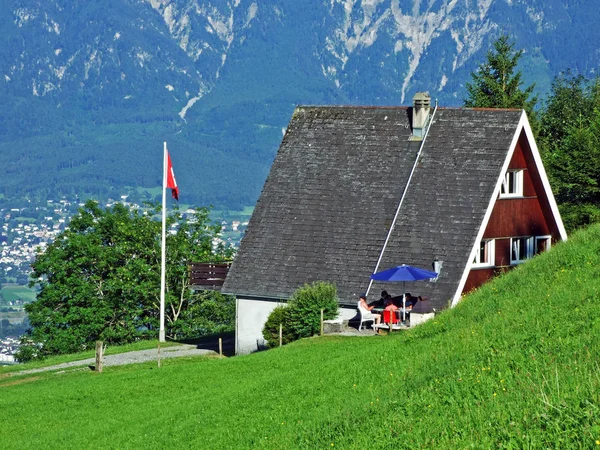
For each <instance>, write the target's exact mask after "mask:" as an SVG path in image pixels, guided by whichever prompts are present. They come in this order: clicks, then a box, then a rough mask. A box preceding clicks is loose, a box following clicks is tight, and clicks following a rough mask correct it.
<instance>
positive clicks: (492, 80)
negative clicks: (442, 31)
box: [464, 35, 537, 126]
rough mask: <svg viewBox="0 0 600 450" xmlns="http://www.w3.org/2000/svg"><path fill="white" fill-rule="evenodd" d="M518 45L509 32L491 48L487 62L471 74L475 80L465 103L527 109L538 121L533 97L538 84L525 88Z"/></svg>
mask: <svg viewBox="0 0 600 450" xmlns="http://www.w3.org/2000/svg"><path fill="white" fill-rule="evenodd" d="M514 46H515V44H514V43H512V42H509V38H508V36H506V35H503V36H500V37H499V38H498V39H497V40H496V41H495V42H494V44H493V47H494V48H493V50H490V51H488V53H487V61H486V62H484V63H482V64H480V65H479V67H478V69H477V71H476V72H473V73H471V77H472V83H467V92H468V96H467V98H466V99H465V100H464V105H465V106H466V107H471V108H518V109H524V110H525V111H526V112H527V115H528V116H529V120H530V121H531V122H532V126H533V123H534V122H535V118H536V117H535V113H534V107H535V105H536V103H537V97H535V96H534V97H531V98H530V96H531V95H532V93H533V89H534V88H535V83H534V84H532V85H530V86H529V87H527V88H525V89H522V88H521V86H522V84H523V82H522V80H521V71H517V72H516V73H515V69H516V67H517V64H518V62H519V59H520V58H521V56H522V54H523V50H518V51H516V50H514Z"/></svg>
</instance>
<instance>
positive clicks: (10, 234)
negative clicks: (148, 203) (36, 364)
mask: <svg viewBox="0 0 600 450" xmlns="http://www.w3.org/2000/svg"><path fill="white" fill-rule="evenodd" d="M127 200H128V196H127V195H123V196H121V197H120V199H118V200H114V199H108V200H107V201H106V202H105V203H104V206H106V207H110V206H112V205H114V204H115V203H122V204H124V205H126V206H129V207H130V208H132V209H139V208H143V206H140V205H139V204H137V203H134V202H128V201H127ZM34 203H35V202H32V201H30V200H27V201H26V202H25V204H23V205H20V206H19V207H0V218H2V221H0V223H1V224H2V225H1V229H0V288H1V289H0V364H11V363H14V362H15V359H14V353H15V352H16V351H17V350H18V346H19V340H20V336H21V334H22V333H24V332H25V330H26V329H27V327H28V322H27V317H26V316H27V314H26V312H25V309H24V307H25V305H26V304H27V303H29V302H30V301H33V300H34V299H35V288H29V287H28V284H29V281H30V280H29V276H30V274H31V263H32V262H33V261H34V260H35V256H36V254H37V252H38V251H42V252H43V251H44V249H45V248H47V247H48V245H50V244H51V243H52V242H53V240H54V239H56V237H57V236H58V235H59V234H60V233H62V232H63V231H64V230H65V229H66V228H67V227H68V224H69V221H70V219H71V217H73V216H74V215H75V214H76V213H77V212H78V210H79V208H80V207H82V206H83V205H84V202H82V201H81V200H79V199H77V198H75V199H69V198H66V197H65V198H61V199H56V200H47V201H46V202H45V204H43V203H41V204H40V203H38V204H34ZM194 212H195V210H194V209H192V208H188V209H185V210H181V213H182V215H183V216H184V217H185V216H187V215H191V214H193V213H194ZM250 214H251V211H244V212H241V211H240V212H222V211H218V212H212V211H211V215H210V217H211V220H212V221H213V222H217V223H220V225H221V237H220V238H219V239H217V240H215V241H214V242H213V245H215V246H217V245H219V244H221V243H222V244H224V245H225V246H227V247H234V248H237V247H238V246H239V243H240V240H241V238H242V236H243V234H244V232H245V230H246V227H247V225H248V219H249V215H250Z"/></svg>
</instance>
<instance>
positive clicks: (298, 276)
mask: <svg viewBox="0 0 600 450" xmlns="http://www.w3.org/2000/svg"><path fill="white" fill-rule="evenodd" d="M410 114H411V109H410V108H400V107H398V108H378V107H299V108H297V109H296V111H295V112H294V115H293V117H292V119H291V121H290V124H289V126H288V130H287V133H286V135H285V136H284V138H283V141H282V143H281V147H280V148H279V152H278V154H277V157H276V158H275V161H274V163H273V166H272V168H271V172H270V174H269V176H268V178H267V181H266V182H265V185H264V187H263V192H262V194H261V197H260V199H259V201H258V203H257V204H256V207H255V210H254V214H253V215H252V218H251V220H250V223H249V225H248V228H247V230H246V235H245V237H244V239H243V241H242V243H241V246H240V249H239V251H238V254H237V256H236V258H235V261H234V263H233V265H232V267H231V269H230V271H229V274H228V276H227V279H226V281H225V285H224V286H223V292H230V293H235V294H236V295H238V296H244V295H246V296H252V297H266V298H268V297H275V298H288V297H289V296H291V294H292V293H293V292H294V291H295V290H296V289H297V288H298V287H299V286H301V285H303V284H304V283H310V282H312V281H316V280H324V281H330V282H334V283H335V284H336V286H337V289H338V295H339V298H340V303H346V304H354V303H355V301H356V300H357V298H358V294H359V293H360V292H363V291H365V290H366V288H367V286H368V284H369V277H370V274H371V273H372V272H373V270H374V268H375V265H376V262H377V259H378V257H379V253H380V251H381V248H382V246H383V243H384V241H385V238H386V235H387V232H388V230H389V227H390V225H391V223H392V219H393V217H394V214H395V212H396V207H397V205H398V202H399V200H400V198H401V196H402V192H403V190H404V188H405V185H406V182H407V180H408V177H409V174H410V171H411V169H412V166H413V163H414V160H415V157H416V155H417V153H418V150H419V147H420V145H421V142H420V141H411V140H410V136H411V127H410ZM520 117H521V111H517V110H477V109H438V110H437V112H436V115H435V117H434V120H433V122H432V125H431V127H430V129H429V134H428V136H427V139H426V141H425V145H424V148H423V151H422V154H421V157H420V161H419V163H418V165H417V168H416V170H415V172H414V175H413V178H412V181H411V183H410V185H409V188H408V190H407V194H406V197H405V200H404V203H403V206H402V208H401V211H400V216H399V217H400V219H399V220H398V222H397V223H396V226H395V228H394V231H393V233H392V235H391V238H390V242H389V244H388V247H387V249H386V252H385V253H384V256H383V259H382V262H381V265H380V269H384V268H388V267H392V266H396V265H400V264H403V263H405V264H410V265H415V266H419V267H423V268H427V269H431V268H432V262H433V261H434V259H435V258H437V259H438V260H440V261H443V268H442V274H441V276H440V277H439V279H438V281H437V282H435V283H429V282H418V284H414V285H413V286H410V284H409V285H407V286H406V289H407V290H410V291H412V292H413V293H417V294H422V295H428V296H429V298H430V301H431V303H432V304H433V306H435V307H441V306H446V305H447V302H448V300H449V299H450V298H451V297H452V296H453V295H454V293H455V291H456V289H457V287H458V284H459V281H460V277H461V275H462V274H463V271H464V268H465V265H466V264H467V263H468V262H469V261H468V257H469V253H470V251H471V249H472V247H473V245H474V243H475V238H476V235H477V231H478V230H479V228H480V226H481V223H482V220H483V217H484V214H485V211H486V208H487V206H488V204H489V202H490V199H491V195H492V193H493V190H494V188H495V186H496V183H497V181H498V178H499V176H500V171H501V168H502V165H503V163H504V161H505V159H506V157H507V154H508V151H509V148H510V143H511V140H512V138H513V136H514V135H515V131H516V128H517V125H518V123H519V119H520ZM409 286H410V287H409ZM381 289H386V290H388V291H390V292H391V293H392V294H394V295H397V294H400V293H401V291H402V287H401V286H400V285H398V287H396V286H394V285H390V284H389V283H386V284H374V286H373V290H372V291H371V292H372V294H371V297H373V293H376V294H377V295H376V297H377V298H378V293H379V290H381Z"/></svg>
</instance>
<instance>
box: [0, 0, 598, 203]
mask: <svg viewBox="0 0 600 450" xmlns="http://www.w3.org/2000/svg"><path fill="white" fill-rule="evenodd" d="M6 3H8V7H6V8H3V11H4V12H3V13H2V14H1V15H0V31H1V33H0V103H1V104H2V108H0V199H1V200H2V201H4V202H10V201H13V200H17V199H23V198H28V199H37V200H40V201H43V200H44V199H46V198H56V197H57V196H60V195H68V194H77V195H80V196H87V197H89V196H91V197H97V198H104V197H108V196H115V195H118V194H121V193H124V192H129V193H130V195H132V196H133V197H137V198H141V199H144V198H146V199H155V198H156V196H157V194H158V192H159V189H157V188H159V187H160V186H161V183H162V179H161V177H162V172H161V170H162V148H163V145H162V143H163V141H166V142H168V146H169V151H170V153H171V158H172V160H173V165H174V169H175V173H176V176H177V180H178V184H179V187H180V191H181V199H182V202H184V203H192V204H196V205H202V206H208V205H214V206H215V207H218V208H238V207H242V206H244V205H253V204H254V202H255V201H256V200H257V198H258V195H259V194H260V190H261V187H262V185H263V182H264V179H265V177H266V175H267V173H268V171H269V168H270V165H271V163H272V161H273V158H274V156H275V153H276V151H277V148H278V146H279V142H280V141H281V138H282V135H283V133H284V132H285V127H286V125H287V123H288V121H289V119H290V116H291V114H292V112H293V110H294V107H295V106H296V105H298V104H357V105H364V104H372V105H407V104H410V103H411V101H412V96H413V95H414V93H415V92H418V91H428V92H429V93H430V94H431V96H432V98H434V99H437V100H438V102H439V104H440V105H444V106H460V105H461V104H462V101H463V99H464V97H465V95H466V90H465V83H466V82H467V81H469V80H470V74H471V72H472V71H474V70H476V68H477V66H478V65H479V64H480V63H481V62H483V61H484V60H485V57H486V53H487V51H488V50H489V48H490V47H491V43H492V42H493V41H494V40H495V39H496V38H497V37H498V36H499V35H500V34H508V35H509V36H510V37H511V39H512V41H513V42H514V43H515V48H517V49H523V50H524V53H523V56H522V58H521V60H520V66H519V68H520V70H522V72H523V80H524V83H525V84H526V85H529V84H531V83H534V82H535V83H536V93H537V94H538V95H539V96H540V98H544V96H545V95H547V93H548V91H549V89H550V86H551V82H552V80H553V78H554V77H555V76H556V75H557V74H559V73H560V72H561V71H565V70H568V69H570V70H572V71H574V72H576V73H581V74H583V75H585V76H588V77H595V76H596V70H597V69H598V60H599V57H600V54H599V53H600V44H599V43H600V39H599V38H600V31H599V30H600V27H598V26H597V24H598V23H600V9H599V8H597V1H596V0H411V1H408V0H361V1H358V0H303V1H289V0H212V1H202V0H97V1H94V2H88V1H82V0H45V1H44V2H40V1H39V0H7V2H6Z"/></svg>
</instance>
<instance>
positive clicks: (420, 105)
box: [411, 92, 431, 141]
mask: <svg viewBox="0 0 600 450" xmlns="http://www.w3.org/2000/svg"><path fill="white" fill-rule="evenodd" d="M429 111H431V97H429V94H428V93H427V92H417V93H416V94H415V96H414V98H413V110H412V129H413V132H412V137H411V139H412V140H415V141H420V140H422V139H423V136H424V135H425V129H426V128H427V125H428V124H429Z"/></svg>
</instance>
